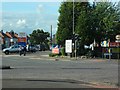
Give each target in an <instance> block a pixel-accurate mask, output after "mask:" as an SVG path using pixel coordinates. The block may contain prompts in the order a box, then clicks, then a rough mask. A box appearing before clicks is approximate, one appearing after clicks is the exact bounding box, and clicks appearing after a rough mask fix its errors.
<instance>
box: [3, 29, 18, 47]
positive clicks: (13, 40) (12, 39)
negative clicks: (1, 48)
mask: <svg viewBox="0 0 120 90" xmlns="http://www.w3.org/2000/svg"><path fill="white" fill-rule="evenodd" d="M6 36H7V37H6V39H5V41H6V44H7V46H11V45H14V44H17V43H18V34H17V33H14V31H10V32H6Z"/></svg>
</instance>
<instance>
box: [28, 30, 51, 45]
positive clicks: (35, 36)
mask: <svg viewBox="0 0 120 90" xmlns="http://www.w3.org/2000/svg"><path fill="white" fill-rule="evenodd" d="M49 36H50V34H49V32H44V31H43V30H42V29H41V30H40V29H37V30H34V31H33V32H32V34H30V42H31V43H32V44H43V43H46V42H48V39H47V37H49Z"/></svg>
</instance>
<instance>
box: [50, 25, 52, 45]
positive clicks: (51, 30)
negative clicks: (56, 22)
mask: <svg viewBox="0 0 120 90" xmlns="http://www.w3.org/2000/svg"><path fill="white" fill-rule="evenodd" d="M50 42H51V47H52V25H51V35H50Z"/></svg>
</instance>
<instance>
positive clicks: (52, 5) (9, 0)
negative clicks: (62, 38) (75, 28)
mask: <svg viewBox="0 0 120 90" xmlns="http://www.w3.org/2000/svg"><path fill="white" fill-rule="evenodd" d="M42 1H44V2H42ZM47 1H48V2H47ZM113 1H114V0H113ZM115 1H119V0H115ZM61 2H62V0H2V3H0V4H2V5H0V29H1V30H2V29H3V31H4V32H6V31H11V30H14V31H15V32H16V33H19V32H26V33H27V34H31V33H32V31H33V30H36V29H43V30H44V31H45V32H50V29H51V25H52V27H53V34H55V33H56V31H57V22H58V17H59V12H58V10H59V7H60V4H61ZM90 2H92V0H90Z"/></svg>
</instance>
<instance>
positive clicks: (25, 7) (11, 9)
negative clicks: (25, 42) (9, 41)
mask: <svg viewBox="0 0 120 90" xmlns="http://www.w3.org/2000/svg"><path fill="white" fill-rule="evenodd" d="M60 4H61V2H2V11H1V12H0V13H2V25H1V27H2V29H3V31H4V32H5V31H10V30H14V31H15V32H17V33H18V32H20V31H22V32H23V31H24V32H26V33H27V34H30V33H32V31H33V30H34V29H38V28H40V29H43V30H44V31H47V32H50V26H51V25H52V26H53V33H55V32H56V30H57V20H58V16H59V13H58V9H59V6H60Z"/></svg>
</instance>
